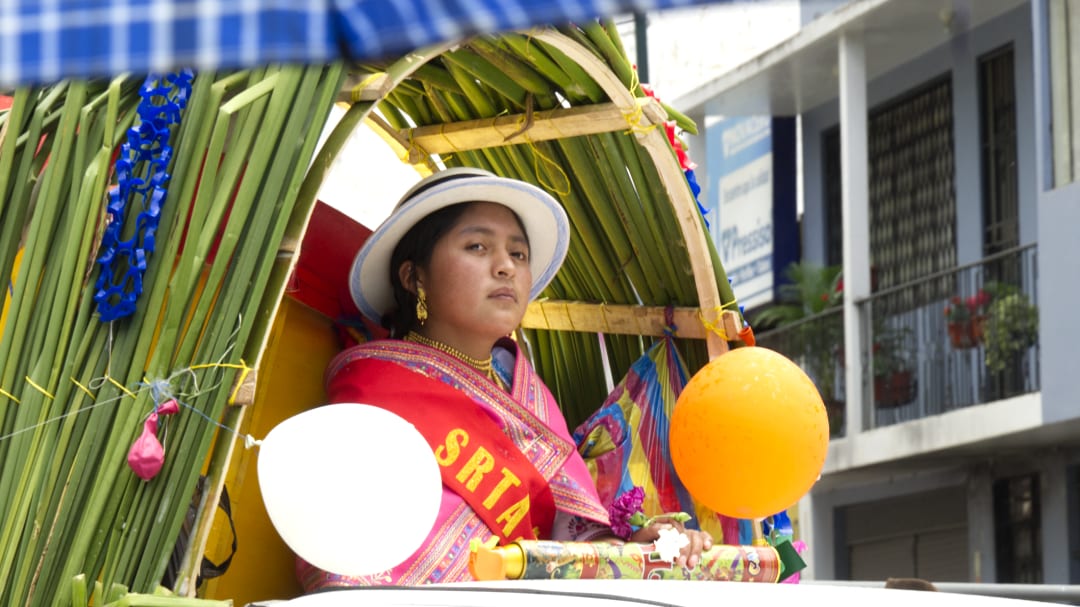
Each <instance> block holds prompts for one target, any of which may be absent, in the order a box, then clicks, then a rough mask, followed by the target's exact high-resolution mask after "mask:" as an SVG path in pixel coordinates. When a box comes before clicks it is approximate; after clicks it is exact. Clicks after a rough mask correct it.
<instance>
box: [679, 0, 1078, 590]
mask: <svg viewBox="0 0 1080 607" xmlns="http://www.w3.org/2000/svg"><path fill="white" fill-rule="evenodd" d="M801 10H802V13H803V18H802V19H801V22H802V26H801V28H800V29H799V31H798V32H797V33H796V34H794V35H793V36H791V37H790V38H788V39H786V40H784V41H782V42H780V43H779V44H778V45H776V46H774V47H772V48H770V49H769V50H767V51H765V52H764V53H762V54H760V55H758V56H756V57H754V58H753V59H751V60H749V61H748V62H746V63H744V64H743V65H741V66H739V67H738V68H735V69H734V70H731V71H729V72H726V73H725V74H723V75H722V76H720V77H719V78H717V79H715V80H711V81H708V82H705V83H703V84H702V85H701V86H700V87H698V88H696V89H695V90H694V91H692V92H691V93H688V94H686V95H684V96H682V97H681V98H678V99H675V100H673V103H672V104H673V105H674V106H675V107H677V108H679V109H680V110H683V111H686V112H688V113H689V114H690V115H691V116H692V117H693V118H695V119H696V121H697V123H698V124H699V125H704V129H703V133H702V135H701V136H698V137H690V138H689V144H690V147H691V155H692V157H693V158H694V159H695V161H696V162H697V163H698V165H699V168H698V177H699V182H701V183H703V184H706V185H705V190H704V191H703V193H702V198H703V202H706V201H707V202H706V204H707V206H711V207H713V208H715V209H716V212H717V214H718V215H719V216H720V217H722V216H723V214H724V213H725V207H724V204H725V201H724V200H723V199H722V197H723V192H724V191H725V189H724V188H721V187H719V186H718V183H719V181H718V179H717V175H718V174H721V173H722V172H723V171H724V168H723V158H722V156H723V155H724V150H723V149H722V145H720V144H717V143H715V141H716V140H717V138H716V137H710V136H709V132H710V131H711V130H713V129H720V128H723V125H724V124H725V122H727V123H729V124H730V122H731V121H732V120H733V119H745V118H746V117H754V116H758V117H760V116H769V117H773V118H774V119H778V118H790V119H793V122H794V123H795V124H797V128H795V129H791V131H792V134H791V135H790V136H788V135H783V137H790V139H791V141H790V143H791V144H792V147H793V148H794V149H795V150H797V154H796V156H797V160H796V162H795V163H794V164H795V165H796V166H797V171H796V175H797V178H796V183H797V188H798V190H799V196H800V201H801V205H800V206H801V209H802V211H801V216H800V219H799V227H798V229H799V247H798V249H799V253H800V258H801V259H802V261H803V262H806V263H809V264H817V265H818V266H821V267H827V266H836V267H838V268H842V270H843V272H842V276H843V282H842V285H843V286H842V289H843V297H842V298H838V301H840V302H842V303H838V305H836V306H835V307H832V308H830V309H828V310H826V311H825V312H823V313H821V314H816V315H813V316H810V317H808V318H806V319H803V320H802V321H800V322H798V323H794V324H792V325H789V326H785V327H779V328H776V329H774V330H770V331H762V332H760V333H759V335H760V336H761V341H762V343H764V344H765V345H769V346H772V347H775V348H776V349H778V350H781V351H783V352H784V353H785V354H788V355H789V356H791V357H792V358H793V359H795V360H797V361H798V362H800V363H801V364H803V366H804V368H806V369H807V371H808V373H810V374H811V375H812V376H814V378H815V380H817V382H818V385H819V388H820V389H821V392H822V395H823V398H824V399H825V401H826V404H827V405H828V407H829V410H830V421H831V422H832V427H833V438H832V440H831V441H830V446H829V454H828V458H827V460H826V464H825V469H824V471H823V473H822V477H821V479H820V480H819V481H818V483H817V484H816V485H815V486H814V488H813V489H812V491H811V492H810V494H809V495H808V496H807V497H806V498H804V500H803V501H802V502H801V503H800V504H799V506H798V515H799V525H800V533H801V535H802V536H803V538H804V539H806V540H807V542H808V543H809V545H810V546H811V551H810V553H809V559H808V560H809V564H810V568H809V572H808V577H811V578H816V579H838V580H881V579H884V578H887V577H923V578H927V579H930V580H935V581H942V582H1000V583H1005V582H1011V583H1056V584H1067V583H1072V584H1075V583H1080V551H1077V549H1076V546H1080V390H1078V389H1077V388H1076V384H1075V382H1076V378H1077V377H1078V376H1080V358H1078V355H1077V354H1076V353H1075V352H1076V350H1075V344H1076V343H1078V342H1080V320H1078V315H1077V312H1076V311H1075V308H1076V306H1075V304H1074V302H1075V301H1077V300H1078V299H1080V285H1078V282H1077V279H1078V278H1080V238H1078V236H1080V228H1078V226H1080V60H1077V57H1080V2H1078V1H1077V0H978V1H953V2H908V1H906V0H856V1H852V2H825V3H823V2H803V3H802V4H801ZM774 124H775V122H774ZM778 132H780V133H782V130H781V131H774V134H773V136H774V145H775V144H776V141H775V140H776V138H777V133H778ZM781 143H782V142H781ZM774 166H775V165H774ZM780 177H782V175H781V176H780ZM728 212H730V211H728ZM714 220H715V218H714ZM720 248H722V247H720ZM722 261H724V262H725V267H727V261H726V260H723V259H722ZM736 296H737V297H738V296H740V292H739V288H738V285H736ZM748 312H749V316H750V318H751V319H753V318H754V310H748Z"/></svg>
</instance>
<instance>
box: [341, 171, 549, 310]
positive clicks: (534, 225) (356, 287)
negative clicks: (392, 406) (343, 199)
mask: <svg viewBox="0 0 1080 607" xmlns="http://www.w3.org/2000/svg"><path fill="white" fill-rule="evenodd" d="M462 202H493V203H496V204H501V205H503V206H505V207H507V208H509V209H510V210H511V211H513V212H514V213H516V214H517V216H518V218H519V219H520V220H521V224H522V226H524V228H525V235H526V237H527V238H528V239H529V269H530V270H532V279H533V284H532V289H530V291H529V299H530V300H532V299H535V298H536V296H537V295H539V294H540V292H541V291H543V290H544V287H546V286H547V285H548V283H550V282H551V279H552V278H554V277H555V273H556V272H558V271H559V267H560V266H561V265H562V262H563V259H565V258H566V250H567V247H568V246H569V245H570V223H569V221H568V220H567V218H566V211H564V210H563V208H562V206H561V205H560V204H559V203H558V201H556V200H555V199H554V198H553V197H552V196H551V195H550V194H548V193H547V192H545V191H544V190H541V189H540V188H538V187H536V186H534V185H532V184H530V183H525V182H524V181H518V180H516V179H507V178H505V177H498V176H496V175H494V174H492V173H489V172H487V171H483V170H480V169H474V168H468V167H461V168H452V169H446V170H444V171H439V172H437V173H435V174H433V175H430V176H428V177H425V178H424V179H422V180H420V181H419V182H418V183H417V184H416V185H414V186H413V187H412V188H410V189H409V191H408V192H406V193H405V195H404V196H402V197H401V200H399V201H398V203H397V206H395V207H394V211H393V212H392V213H391V214H390V217H388V218H387V219H386V221H384V222H383V223H382V225H380V226H379V227H378V229H376V230H375V231H374V232H373V233H372V234H371V236H369V237H368V239H367V241H366V242H365V243H364V246H363V247H361V248H360V252H359V253H357V254H356V259H354V260H353V264H352V269H351V270H350V271H349V292H350V293H351V294H352V298H353V301H354V302H355V303H356V307H357V308H359V309H360V312H361V313H362V314H363V315H364V316H366V317H368V318H370V319H371V320H373V321H375V322H376V323H380V322H382V317H383V315H384V314H386V313H388V312H390V311H391V310H392V309H393V307H394V305H395V302H394V290H393V288H392V286H391V283H390V280H391V278H390V277H391V268H390V257H391V256H392V255H393V253H394V248H395V247H397V244H398V242H400V241H401V239H402V237H403V236H405V234H406V233H407V232H408V231H409V230H410V229H412V227H413V226H415V225H416V224H417V223H419V222H420V220H421V219H423V218H424V217H427V216H428V215H430V214H432V213H434V212H435V211H438V210H439V209H442V208H444V207H448V206H450V205H454V204H458V203H462ZM395 270H396V269H395Z"/></svg>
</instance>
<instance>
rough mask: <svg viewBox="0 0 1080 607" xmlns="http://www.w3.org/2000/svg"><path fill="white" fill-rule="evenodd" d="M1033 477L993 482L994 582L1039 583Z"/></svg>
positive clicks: (1039, 530) (1038, 532)
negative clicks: (995, 554) (995, 578)
mask: <svg viewBox="0 0 1080 607" xmlns="http://www.w3.org/2000/svg"><path fill="white" fill-rule="evenodd" d="M1040 508H1041V503H1040V500H1039V477H1038V475H1036V474H1029V475H1026V476H1017V477H1013V478H1005V479H1001V480H998V481H995V482H994V528H995V529H994V530H995V535H994V543H995V547H996V553H997V581H998V582H1003V583H1014V584H1041V583H1042V581H1043V571H1042V542H1041V541H1040V537H1041V536H1042V527H1041V524H1040V519H1039V510H1040Z"/></svg>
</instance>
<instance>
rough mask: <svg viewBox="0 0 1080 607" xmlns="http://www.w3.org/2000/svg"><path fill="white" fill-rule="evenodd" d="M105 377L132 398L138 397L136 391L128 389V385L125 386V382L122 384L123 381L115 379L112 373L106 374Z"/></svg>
mask: <svg viewBox="0 0 1080 607" xmlns="http://www.w3.org/2000/svg"><path fill="white" fill-rule="evenodd" d="M105 379H107V380H109V383H111V384H112V385H114V386H116V387H117V388H120V390H121V391H123V393H124V394H127V395H128V396H130V397H131V398H138V397H137V396H136V395H135V393H134V392H132V391H131V390H128V389H127V386H125V385H124V384H122V383H120V382H118V381H116V380H115V379H113V378H112V376H111V375H106V376H105Z"/></svg>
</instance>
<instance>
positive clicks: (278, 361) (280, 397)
mask: <svg viewBox="0 0 1080 607" xmlns="http://www.w3.org/2000/svg"><path fill="white" fill-rule="evenodd" d="M340 349H341V348H340V345H339V344H338V341H337V337H336V335H335V333H334V330H333V328H332V326H331V324H330V322H329V320H328V319H327V318H326V317H325V316H323V315H321V314H319V313H318V312H316V311H314V310H312V309H311V308H308V307H306V306H304V305H303V304H300V303H297V302H296V301H294V300H292V299H289V298H286V299H285V301H284V302H283V303H282V307H281V309H280V310H279V311H278V314H277V318H276V320H275V322H274V327H273V329H272V334H271V338H270V341H269V343H268V345H267V351H266V353H265V355H264V356H263V361H262V364H261V365H260V367H259V370H258V374H259V375H258V378H259V379H258V384H257V386H256V391H255V402H254V404H252V405H249V406H251V407H252V409H251V410H250V411H248V413H247V415H246V416H245V422H244V427H243V428H242V429H241V430H242V432H244V433H246V434H250V435H252V436H254V437H255V438H257V439H262V438H265V437H266V435H267V434H268V433H269V432H270V430H271V429H273V427H274V426H276V425H277V424H278V423H280V422H281V421H283V420H285V419H287V418H289V417H291V416H292V415H294V414H296V413H299V412H300V411H303V410H306V409H309V408H311V407H314V406H318V405H321V404H324V403H325V402H326V397H325V391H324V388H323V371H324V370H325V368H326V365H327V364H328V363H329V362H330V359H331V358H333V356H334V355H335V354H337V353H338V352H339V351H340ZM239 449H240V450H239V452H238V453H236V455H235V456H234V457H233V462H232V466H231V467H230V469H229V472H228V475H227V476H226V480H225V487H226V488H227V489H228V491H229V497H230V498H231V502H232V508H233V520H234V521H235V523H236V534H237V537H238V549H237V552H236V556H234V557H233V560H232V564H231V566H230V567H229V570H228V571H227V572H226V573H225V575H223V576H221V577H220V578H216V579H213V580H209V581H207V582H206V583H204V588H202V589H201V592H200V595H203V596H204V597H205V598H212V599H232V600H233V604H234V605H244V604H247V603H250V602H253V601H262V600H268V599H288V598H293V597H296V596H298V595H299V594H300V586H299V584H298V583H297V581H296V576H295V574H294V569H293V554H292V552H290V551H289V549H288V547H287V546H286V545H285V543H284V542H283V541H282V540H281V538H280V537H279V536H278V534H277V532H276V531H275V530H274V528H273V526H271V524H270V519H269V517H268V516H267V514H266V509H265V507H264V506H263V503H262V495H261V493H260V491H259V483H258V477H257V475H256V456H257V455H258V450H257V448H253V449H248V450H245V449H243V448H242V447H240V448H239ZM231 542H232V537H231V534H230V532H229V526H228V523H227V521H226V519H225V515H224V513H222V512H221V511H220V510H219V511H218V513H217V518H216V520H215V522H214V527H213V531H212V533H211V537H210V540H209V542H208V543H207V554H206V556H207V557H208V558H209V559H210V560H211V561H213V562H215V563H220V562H221V561H222V560H224V559H225V557H227V556H228V554H229V549H230V547H231Z"/></svg>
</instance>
